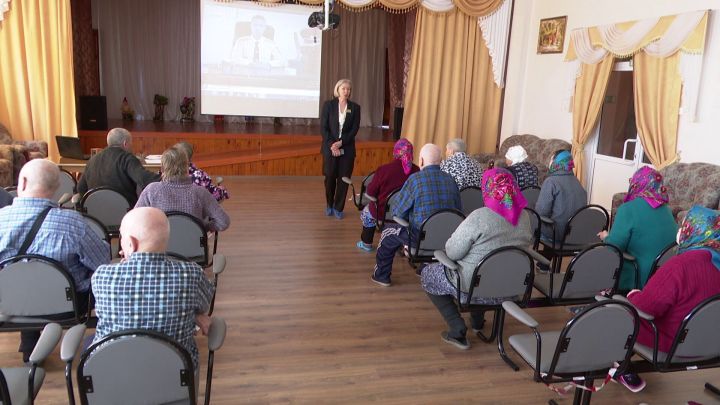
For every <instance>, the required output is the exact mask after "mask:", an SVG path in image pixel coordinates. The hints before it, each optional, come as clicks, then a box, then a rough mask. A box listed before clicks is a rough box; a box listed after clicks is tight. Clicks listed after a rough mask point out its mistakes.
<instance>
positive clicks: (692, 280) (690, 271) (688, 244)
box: [618, 205, 720, 392]
mask: <svg viewBox="0 0 720 405" xmlns="http://www.w3.org/2000/svg"><path fill="white" fill-rule="evenodd" d="M677 243H678V255H677V256H675V257H673V258H671V259H670V260H668V261H667V262H666V263H665V264H664V265H663V266H662V267H660V268H659V269H658V271H657V273H655V275H653V276H652V278H651V279H650V280H649V281H648V282H647V285H646V286H645V288H643V289H642V290H633V291H630V293H629V294H628V300H630V302H632V304H633V305H635V306H636V307H637V308H638V309H640V310H641V311H643V312H646V313H648V314H650V315H652V316H653V317H654V318H655V321H654V322H655V326H657V329H658V335H659V339H658V349H659V351H661V352H666V353H667V352H668V351H670V347H671V345H672V341H673V339H674V337H675V334H676V333H677V331H678V328H679V327H680V324H681V323H682V321H683V319H684V318H685V317H686V316H687V315H688V314H689V313H690V311H691V310H692V309H693V308H694V307H696V306H697V305H698V304H699V303H701V302H702V301H704V300H706V299H708V298H710V297H712V296H714V295H717V294H720V213H718V212H717V211H714V210H711V209H709V208H705V207H701V206H697V205H696V206H694V207H693V208H692V209H690V211H689V212H688V214H687V216H686V217H685V220H684V221H683V223H682V226H681V227H680V231H679V232H678V234H677ZM637 342H638V343H640V344H642V345H645V346H648V347H654V346H655V341H654V334H653V329H652V327H651V326H650V324H649V323H647V322H646V321H642V323H641V324H640V331H639V332H638V339H637ZM618 380H619V381H620V382H622V383H623V385H625V386H626V387H627V388H628V389H630V390H631V391H633V392H638V391H640V390H642V389H643V388H644V387H645V382H644V381H643V380H642V379H641V378H640V377H639V376H637V375H636V374H632V373H631V374H625V375H623V376H620V377H619V378H618Z"/></svg>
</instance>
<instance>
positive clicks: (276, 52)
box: [230, 15, 287, 67]
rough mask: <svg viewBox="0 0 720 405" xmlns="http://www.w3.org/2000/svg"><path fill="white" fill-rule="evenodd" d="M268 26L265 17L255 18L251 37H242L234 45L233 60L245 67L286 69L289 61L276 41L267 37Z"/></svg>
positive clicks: (257, 16) (251, 25) (251, 28)
mask: <svg viewBox="0 0 720 405" xmlns="http://www.w3.org/2000/svg"><path fill="white" fill-rule="evenodd" d="M267 28H268V25H267V22H266V21H265V17H263V16H261V15H256V16H253V17H252V19H251V20H250V35H248V36H244V37H240V38H238V40H237V41H235V44H234V45H233V49H232V55H231V57H230V58H231V59H232V61H233V62H235V63H238V64H240V65H245V66H248V65H249V66H267V67H285V66H286V65H287V61H286V60H285V58H284V57H283V55H282V53H281V52H280V48H278V46H277V44H275V41H273V40H272V39H271V38H268V37H266V36H265V34H266V31H267Z"/></svg>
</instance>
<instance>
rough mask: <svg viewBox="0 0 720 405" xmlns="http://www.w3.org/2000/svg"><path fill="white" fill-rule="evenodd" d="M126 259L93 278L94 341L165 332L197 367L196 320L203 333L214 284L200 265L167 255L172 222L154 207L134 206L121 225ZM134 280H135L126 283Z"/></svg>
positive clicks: (105, 268) (103, 268) (208, 321)
mask: <svg viewBox="0 0 720 405" xmlns="http://www.w3.org/2000/svg"><path fill="white" fill-rule="evenodd" d="M120 234H121V235H122V239H121V240H120V244H121V246H122V249H123V253H124V255H125V259H124V260H123V261H122V262H121V263H118V264H111V265H107V266H100V268H98V269H97V271H96V272H95V274H93V277H92V291H93V294H94V296H95V312H96V313H97V316H98V324H97V331H96V333H95V340H94V341H93V343H94V342H97V341H99V340H100V339H102V338H103V337H105V336H106V335H108V334H110V333H112V332H117V331H122V330H126V329H148V330H153V331H156V332H160V333H164V334H166V335H168V336H170V337H171V338H173V339H175V340H176V341H177V342H178V343H179V344H180V345H182V346H183V347H185V348H186V349H187V350H188V352H189V353H190V355H191V356H192V359H193V364H194V365H195V369H197V366H198V349H197V346H196V345H195V340H194V339H193V334H194V332H195V323H196V322H197V324H198V326H200V328H201V330H202V331H203V333H207V330H208V328H209V327H210V318H209V317H208V316H207V315H205V314H206V313H207V311H208V309H209V308H210V300H211V298H212V295H213V286H212V284H211V283H210V281H208V279H207V278H206V277H205V274H204V273H203V270H202V268H201V267H200V266H198V265H197V264H195V263H192V262H180V261H174V260H170V259H169V258H168V257H167V256H166V255H165V251H166V249H167V244H168V239H169V238H170V224H169V223H168V220H167V217H166V216H165V214H164V213H163V212H162V211H160V210H159V209H157V208H150V207H143V208H135V209H133V210H131V211H130V212H128V213H127V215H125V217H124V218H123V220H122V224H121V225H120ZM127 280H132V281H133V282H132V283H130V282H127Z"/></svg>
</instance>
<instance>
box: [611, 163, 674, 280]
mask: <svg viewBox="0 0 720 405" xmlns="http://www.w3.org/2000/svg"><path fill="white" fill-rule="evenodd" d="M667 202H668V194H667V190H666V189H665V186H664V185H663V176H662V175H661V174H660V173H659V172H658V171H657V170H655V169H653V168H651V167H649V166H645V167H643V168H641V169H639V170H638V171H636V172H635V174H634V175H633V176H632V178H631V179H630V187H629V188H628V193H627V196H625V203H624V204H623V205H621V206H620V207H619V208H618V210H617V214H615V220H614V221H613V227H612V229H611V230H610V233H608V232H607V231H602V232H600V233H599V234H598V236H599V237H600V239H602V240H603V241H604V242H605V243H609V244H611V245H615V246H617V247H618V248H619V249H620V250H621V251H623V252H627V253H629V254H630V255H632V256H634V257H635V263H636V264H637V266H638V269H639V270H640V280H639V286H640V288H642V287H643V286H644V285H645V283H646V282H647V278H648V275H649V274H650V271H651V270H652V269H651V266H652V263H653V261H654V260H655V258H656V257H657V255H659V254H660V252H662V250H663V249H664V248H665V247H667V246H668V245H669V244H671V243H672V242H673V241H674V240H675V235H676V234H677V228H678V227H677V223H675V218H673V214H672V210H670V207H669V206H668V205H667ZM633 288H635V268H634V265H633V263H631V262H628V261H626V262H625V264H624V265H623V270H622V273H621V274H620V290H621V291H629V290H632V289H633Z"/></svg>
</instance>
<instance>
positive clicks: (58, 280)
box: [0, 255, 80, 322]
mask: <svg viewBox="0 0 720 405" xmlns="http://www.w3.org/2000/svg"><path fill="white" fill-rule="evenodd" d="M0 268H1V270H0V313H2V314H3V315H6V316H8V317H10V318H12V317H30V318H45V317H47V316H48V315H56V314H70V313H73V314H74V316H75V318H76V319H79V317H80V314H79V313H78V312H77V310H76V298H75V282H74V280H73V278H72V276H71V275H70V273H68V271H67V270H66V269H65V266H63V265H62V263H60V262H58V261H55V260H53V259H50V258H47V257H43V256H38V255H22V256H15V257H11V258H9V259H7V260H3V261H2V262H0ZM10 321H11V322H13V321H12V319H11V320H10Z"/></svg>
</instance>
